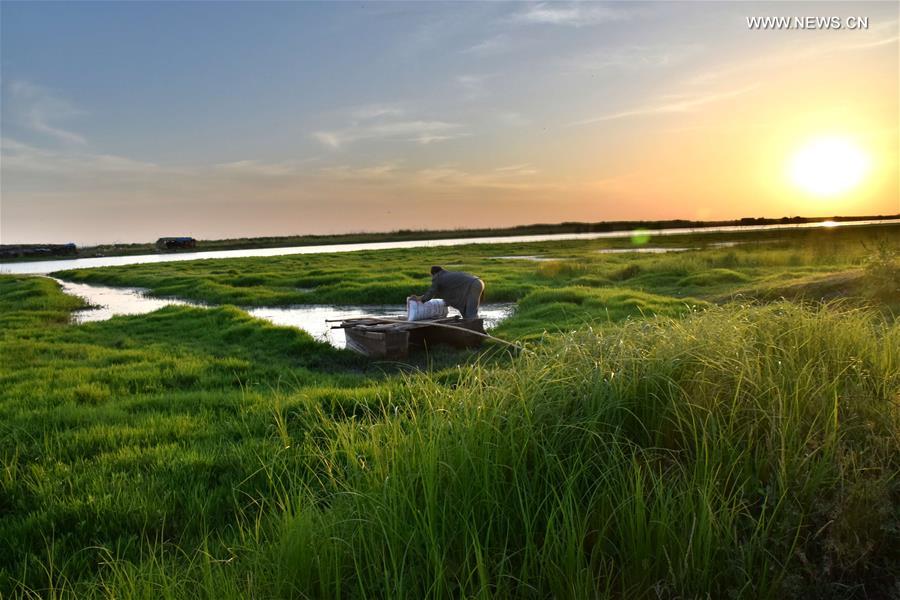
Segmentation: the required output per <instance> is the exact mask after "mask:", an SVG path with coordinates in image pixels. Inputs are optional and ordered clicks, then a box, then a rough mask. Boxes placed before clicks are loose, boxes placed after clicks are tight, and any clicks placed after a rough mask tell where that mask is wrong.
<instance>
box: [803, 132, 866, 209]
mask: <svg viewBox="0 0 900 600" xmlns="http://www.w3.org/2000/svg"><path fill="white" fill-rule="evenodd" d="M869 166H870V160H869V157H868V155H867V154H866V153H865V152H864V151H863V150H862V149H861V148H860V147H859V146H857V145H856V144H854V143H853V142H852V141H850V140H848V139H845V138H840V137H826V138H819V139H815V140H812V141H810V142H808V143H807V144H806V145H805V146H803V147H802V148H800V149H799V150H798V151H797V152H796V154H794V156H793V158H792V159H791V164H790V173H791V180H792V181H793V182H794V184H795V185H796V186H797V187H799V188H801V189H803V190H805V191H807V192H809V193H811V194H813V195H816V196H823V197H830V196H838V195H840V194H843V193H845V192H848V191H850V190H852V189H853V188H855V187H856V186H858V185H859V184H860V183H862V181H863V179H865V177H866V175H867V174H868V172H869Z"/></svg>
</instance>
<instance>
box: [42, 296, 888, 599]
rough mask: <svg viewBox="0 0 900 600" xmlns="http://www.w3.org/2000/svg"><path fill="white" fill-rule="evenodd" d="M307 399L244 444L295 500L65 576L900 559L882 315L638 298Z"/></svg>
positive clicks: (587, 592)
mask: <svg viewBox="0 0 900 600" xmlns="http://www.w3.org/2000/svg"><path fill="white" fill-rule="evenodd" d="M584 293H585V292H583V291H582V290H562V291H558V292H557V293H556V295H555V297H554V298H555V301H558V302H560V303H564V304H574V305H578V301H579V299H580V301H581V303H582V304H584V303H585V302H589V300H588V299H585V298H584V297H583V294H584ZM550 297H551V296H550V295H549V294H548V296H545V297H544V299H547V300H549V299H550ZM304 398H307V399H308V396H304V393H298V394H297V395H295V396H292V397H291V398H287V399H282V400H284V401H286V402H287V404H285V403H284V402H282V401H279V404H278V409H277V410H276V411H275V412H274V413H273V414H272V417H271V422H272V423H273V431H272V436H273V438H274V439H277V440H278V441H279V449H278V451H277V452H271V453H270V454H268V455H267V454H265V453H264V452H263V451H262V448H260V454H259V455H258V457H257V460H256V461H250V462H253V463H254V464H253V465H252V466H251V465H250V464H247V463H244V462H242V460H247V459H246V458H245V459H241V458H239V457H235V460H236V461H237V462H236V463H235V464H234V466H233V468H234V469H236V470H237V471H238V472H240V471H241V469H245V470H246V471H251V470H253V469H256V468H260V469H262V470H263V471H264V472H265V473H266V474H267V477H268V478H269V479H270V480H271V481H272V482H273V483H272V484H271V486H270V488H271V489H270V491H269V494H270V496H268V498H267V500H265V502H266V504H267V505H268V506H270V507H272V508H273V509H274V510H272V511H270V512H268V513H265V514H260V513H259V512H257V511H256V510H255V508H256V506H255V504H254V502H263V500H257V501H253V502H251V501H248V503H247V504H246V505H245V509H244V510H243V511H241V510H238V511H237V512H236V513H235V514H233V515H232V518H233V521H232V529H231V530H230V533H227V534H222V535H216V536H213V535H208V536H206V537H204V538H203V540H204V541H203V542H202V544H201V545H200V547H199V548H196V546H190V547H188V546H185V545H181V546H176V547H173V546H171V545H168V544H166V543H165V542H164V541H157V542H154V541H153V540H150V541H147V542H145V545H144V547H143V548H144V550H143V556H142V558H141V560H135V559H133V558H128V559H124V558H122V559H119V558H117V552H119V550H116V549H113V550H112V551H111V552H110V554H109V555H108V556H107V557H106V560H105V561H104V564H103V565H102V566H101V567H99V568H98V570H97V571H96V572H95V573H94V576H95V577H96V578H95V579H93V580H90V579H89V580H88V581H87V582H82V583H81V584H77V585H76V584H73V585H72V586H69V587H68V588H67V587H66V585H65V583H63V584H61V585H59V586H57V587H58V588H59V587H62V588H63V589H70V590H74V591H76V592H77V593H78V595H79V596H81V597H90V596H95V595H96V596H115V597H135V596H139V597H197V596H199V597H218V598H231V597H259V598H265V597H272V598H275V597H312V598H326V597H360V598H363V597H397V598H401V597H526V598H545V597H565V598H588V597H598V598H621V597H628V598H659V597H715V598H782V597H789V598H807V597H817V598H847V597H854V596H856V597H860V598H862V597H886V596H887V595H888V594H890V593H891V590H892V589H894V588H892V586H894V585H895V581H896V579H895V578H896V577H897V576H898V575H900V573H898V571H897V565H898V564H900V554H898V549H900V543H898V542H900V537H898V533H897V532H898V528H900V515H898V514H897V512H896V501H897V497H898V494H900V482H898V478H897V473H898V470H900V458H898V457H900V440H898V438H897V435H896V432H897V431H898V426H900V412H898V399H900V325H898V324H896V323H894V324H890V323H887V322H885V321H884V320H882V319H881V318H880V317H879V316H878V315H877V314H873V313H868V312H862V311H840V310H836V309H834V308H832V307H827V306H826V307H820V308H817V309H811V308H804V307H798V306H795V305H791V304H787V303H779V304H772V305H768V306H763V307H746V308H740V307H735V306H731V307H728V308H711V309H708V310H705V311H702V312H700V313H697V314H691V315H688V316H686V317H684V318H679V319H668V318H658V319H653V320H646V321H637V320H627V321H625V322H623V323H620V324H617V325H612V326H609V327H606V328H604V330H603V332H602V334H599V333H593V332H590V331H587V330H582V331H580V332H577V333H572V334H568V335H565V336H561V337H556V338H553V339H551V340H547V341H546V342H545V343H544V344H541V345H540V346H538V347H536V352H535V353H525V354H522V355H521V356H520V357H518V358H516V359H515V360H514V361H512V363H511V364H510V365H507V366H503V367H488V368H486V367H481V366H479V365H472V366H469V367H464V368H461V369H459V370H458V371H457V372H456V373H455V374H454V375H452V377H451V376H449V374H448V376H447V377H440V378H437V377H432V376H424V375H421V376H410V377H409V378H407V379H406V380H405V382H403V384H402V385H400V386H393V387H391V388H390V389H389V388H387V387H383V388H379V389H372V390H371V396H369V397H368V400H367V407H368V408H367V409H366V410H363V411H356V412H354V413H353V414H352V415H346V414H345V418H338V419H335V418H334V415H332V414H326V413H324V412H322V411H319V410H317V409H314V407H313V405H312V404H311V403H308V402H307V401H306V400H304ZM317 398H320V399H329V400H328V401H331V402H338V403H343V402H348V401H349V402H350V403H356V402H357V401H358V400H359V399H358V398H354V397H353V394H347V393H345V392H337V393H329V392H324V393H323V394H322V395H321V397H320V396H317ZM288 405H289V409H288V410H283V408H284V407H285V406H288ZM285 464H289V465H291V468H289V469H284V468H281V467H283V466H284V465H285ZM260 465H261V466H260ZM185 469H186V470H185V471H184V473H185V475H187V474H188V473H190V472H191V469H190V468H188V467H187V466H186V467H185ZM272 490H274V491H272ZM216 518H219V519H226V520H227V519H228V516H227V515H226V514H220V515H217V517H216ZM195 548H196V549H195Z"/></svg>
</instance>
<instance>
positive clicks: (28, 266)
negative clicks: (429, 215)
mask: <svg viewBox="0 0 900 600" xmlns="http://www.w3.org/2000/svg"><path fill="white" fill-rule="evenodd" d="M874 224H881V225H889V224H900V219H888V220H883V221H878V220H873V221H856V222H854V223H834V222H831V221H824V222H817V223H802V224H799V225H798V224H793V225H747V226H727V227H689V228H677V229H657V230H654V231H652V232H649V233H650V235H651V236H658V235H676V234H685V233H716V232H728V231H765V230H777V229H808V228H811V227H837V226H838V225H839V226H841V227H853V226H858V225H874ZM635 233H638V232H636V231H633V230H631V231H606V232H603V233H554V234H547V235H514V236H499V237H480V238H454V239H447V240H410V241H404V242H370V243H366V244H329V245H322V246H296V247H291V248H253V249H244V250H215V251H211V252H183V253H182V252H179V253H177V254H147V255H139V256H108V257H98V258H75V259H69V260H42V261H34V262H14V263H0V273H14V274H35V275H46V274H47V273H52V272H54V271H60V270H62V269H87V268H92V267H113V266H120V265H137V264H144V263H161V262H176V261H182V260H197V259H214V258H241V257H248V256H284V255H287V254H325V253H331V252H355V251H357V250H390V249H394V248H434V247H439V246H464V245H466V244H517V243H522V242H552V241H555V240H596V239H600V238H626V237H631V236H632V235H634V234H635ZM640 233H642V234H644V235H646V234H647V233H648V232H647V231H646V230H642V231H641V232H640Z"/></svg>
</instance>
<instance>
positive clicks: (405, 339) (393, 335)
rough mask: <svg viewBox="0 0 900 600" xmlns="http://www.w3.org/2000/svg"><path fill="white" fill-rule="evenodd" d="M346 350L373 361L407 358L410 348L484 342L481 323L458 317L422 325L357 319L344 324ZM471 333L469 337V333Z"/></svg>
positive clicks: (481, 321)
mask: <svg viewBox="0 0 900 600" xmlns="http://www.w3.org/2000/svg"><path fill="white" fill-rule="evenodd" d="M340 328H341V329H343V330H344V333H345V334H346V336H347V347H348V348H350V349H351V350H355V351H356V352H359V353H361V354H365V355H366V356H370V357H372V358H390V359H396V358H406V357H407V356H409V351H410V348H411V347H412V348H428V347H430V346H436V345H439V344H445V345H449V346H453V347H456V348H473V347H477V346H480V345H481V342H482V341H483V340H484V336H485V331H484V319H463V318H462V317H460V316H456V317H446V318H442V319H429V320H425V321H404V320H402V317H396V318H375V317H360V318H357V319H347V320H345V321H343V322H342V323H341V325H340ZM469 332H472V333H469Z"/></svg>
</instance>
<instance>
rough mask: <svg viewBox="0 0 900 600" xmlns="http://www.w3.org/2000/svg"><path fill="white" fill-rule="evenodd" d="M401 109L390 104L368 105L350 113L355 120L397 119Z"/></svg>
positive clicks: (401, 112)
mask: <svg viewBox="0 0 900 600" xmlns="http://www.w3.org/2000/svg"><path fill="white" fill-rule="evenodd" d="M403 112H404V111H403V109H402V108H400V107H398V106H394V105H392V104H368V105H366V106H360V107H359V108H357V109H355V110H353V112H352V113H351V114H352V116H353V118H355V119H377V118H378V117H399V116H400V115H402V114H403Z"/></svg>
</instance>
